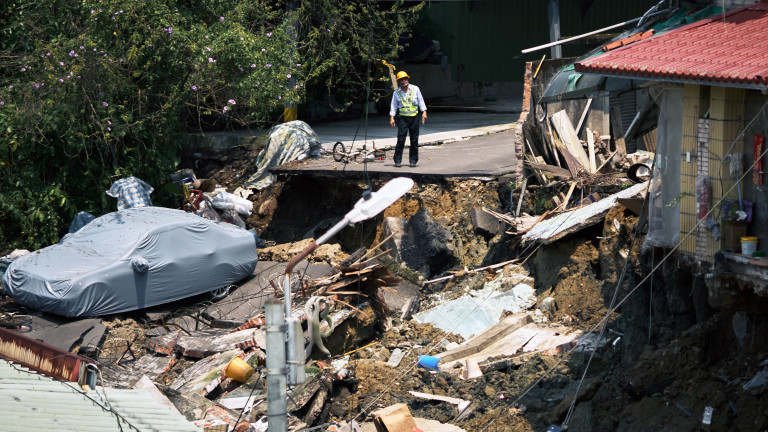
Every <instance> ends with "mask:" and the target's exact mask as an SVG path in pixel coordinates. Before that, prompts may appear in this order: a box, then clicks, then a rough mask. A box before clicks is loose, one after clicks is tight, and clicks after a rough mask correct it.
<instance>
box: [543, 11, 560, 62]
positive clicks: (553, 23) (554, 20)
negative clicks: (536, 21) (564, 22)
mask: <svg viewBox="0 0 768 432" xmlns="http://www.w3.org/2000/svg"><path fill="white" fill-rule="evenodd" d="M547 9H548V12H549V40H550V41H552V42H557V40H558V39H560V4H559V2H558V0H549V3H548V4H547ZM550 55H551V56H552V58H555V59H559V58H563V48H562V47H561V46H560V45H559V44H558V45H552V50H551V52H550Z"/></svg>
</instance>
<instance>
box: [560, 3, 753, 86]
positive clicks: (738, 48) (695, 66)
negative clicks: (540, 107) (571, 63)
mask: <svg viewBox="0 0 768 432" xmlns="http://www.w3.org/2000/svg"><path fill="white" fill-rule="evenodd" d="M575 67H576V70H577V71H579V72H590V73H599V74H604V75H614V76H623V77H632V78H645V79H658V80H673V81H687V82H701V83H719V84H720V85H733V86H739V87H746V88H760V89H762V88H765V87H766V86H767V85H768V4H754V5H751V6H748V7H745V8H741V9H737V10H734V11H730V12H726V13H725V14H724V15H717V16H715V17H712V18H709V19H705V20H701V21H698V22H695V23H692V24H689V25H686V26H684V27H680V28H678V29H674V30H671V31H669V32H666V33H662V34H659V35H656V36H653V37H651V38H649V39H645V40H642V41H639V42H636V43H633V44H631V45H627V46H625V47H622V48H619V49H616V50H614V51H610V52H607V53H605V54H601V55H598V56H595V57H592V58H589V59H585V60H582V61H580V62H577V63H576V65H575Z"/></svg>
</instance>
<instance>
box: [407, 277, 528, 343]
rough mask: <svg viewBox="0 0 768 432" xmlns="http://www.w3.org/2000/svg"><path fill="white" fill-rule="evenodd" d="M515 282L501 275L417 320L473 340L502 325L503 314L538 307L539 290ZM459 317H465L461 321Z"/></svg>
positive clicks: (424, 313) (425, 313) (419, 316)
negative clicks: (536, 295) (537, 296)
mask: <svg viewBox="0 0 768 432" xmlns="http://www.w3.org/2000/svg"><path fill="white" fill-rule="evenodd" d="M515 280H516V278H512V277H505V276H503V275H502V276H499V277H497V278H496V279H494V280H493V281H491V282H488V283H486V284H485V285H484V286H483V288H482V289H481V290H477V291H471V292H470V293H469V295H466V296H463V297H460V298H458V299H456V300H452V301H449V302H446V303H442V304H440V305H438V306H436V307H434V308H432V309H429V310H426V311H422V312H419V313H417V314H415V315H414V319H415V320H417V321H418V322H421V323H427V322H428V323H431V324H432V325H434V326H435V327H437V328H439V329H441V330H445V331H448V332H451V333H457V334H460V335H461V336H463V337H464V338H471V337H472V336H474V335H476V334H478V333H480V332H482V331H483V330H485V329H487V328H488V327H491V326H493V325H495V324H498V323H499V318H500V317H501V315H502V313H503V312H505V311H507V312H512V313H517V312H522V311H524V310H527V309H529V308H531V307H533V305H535V304H536V297H535V290H534V289H533V288H532V287H530V286H529V285H526V284H523V283H518V284H517V285H514V286H510V285H511V284H512V283H513V282H514V281H515ZM456 317H463V318H462V320H460V321H458V320H457V319H456Z"/></svg>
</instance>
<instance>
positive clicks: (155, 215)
mask: <svg viewBox="0 0 768 432" xmlns="http://www.w3.org/2000/svg"><path fill="white" fill-rule="evenodd" d="M255 240H256V239H255V237H254V235H253V234H251V232H249V231H246V230H244V229H242V228H239V227H237V226H234V225H231V224H226V223H220V222H213V221H210V220H208V219H203V218H201V217H199V216H196V215H194V214H191V213H187V212H184V211H181V210H173V209H168V208H162V207H135V208H129V209H125V210H121V211H117V212H114V213H109V214H106V215H104V216H101V217H99V218H96V219H95V220H93V221H92V222H91V223H89V224H88V225H86V226H85V227H83V228H82V229H80V230H79V231H77V232H76V233H74V234H71V235H70V236H68V237H66V238H65V239H63V240H62V241H61V242H60V243H58V244H55V245H53V246H49V247H47V248H44V249H41V250H38V251H35V252H32V253H30V254H28V255H25V256H23V257H21V258H19V259H16V260H15V261H13V262H12V263H11V265H10V266H9V267H8V270H7V271H6V272H5V274H4V275H3V279H2V283H3V286H4V288H5V290H6V292H7V293H8V295H10V296H11V297H12V298H13V299H14V300H16V301H17V302H18V303H20V304H22V305H24V306H27V307H29V308H32V309H36V310H40V311H45V312H51V313H54V314H57V315H63V316H68V317H77V316H96V315H104V314H113V313H118V312H126V311H130V310H135V309H141V308H145V307H148V306H154V305H158V304H162V303H168V302H171V301H174V300H179V299H182V298H185V297H190V296H193V295H196V294H202V293H205V292H209V291H212V290H214V289H218V288H221V287H226V286H229V285H231V284H232V283H234V282H236V281H238V280H240V279H243V278H245V277H246V276H248V275H250V274H252V273H253V271H254V269H255V268H256V261H257V251H256V241H255Z"/></svg>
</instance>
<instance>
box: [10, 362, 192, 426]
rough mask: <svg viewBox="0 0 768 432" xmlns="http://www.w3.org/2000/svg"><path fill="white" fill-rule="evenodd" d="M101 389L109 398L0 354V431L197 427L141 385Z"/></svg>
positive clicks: (99, 392) (100, 392) (100, 391)
mask: <svg viewBox="0 0 768 432" xmlns="http://www.w3.org/2000/svg"><path fill="white" fill-rule="evenodd" d="M106 394H107V398H108V400H109V403H107V402H106V401H105V400H104V395H103V393H102V390H101V389H99V391H95V390H90V391H87V392H85V391H81V390H80V389H79V387H78V386H77V385H74V384H72V383H65V382H61V381H55V380H53V379H50V378H47V377H44V376H42V375H40V374H37V373H35V372H31V371H29V370H28V369H25V368H22V367H20V366H17V365H14V364H11V363H10V362H8V361H7V360H4V359H0V430H2V431H3V432H16V431H19V432H27V431H30V430H45V431H56V432H63V431H72V432H89V431H94V432H109V431H164V432H165V431H169V432H170V431H189V432H199V431H200V429H198V428H196V427H195V426H194V425H192V423H190V422H189V421H187V419H186V418H184V417H183V416H181V415H179V414H177V413H173V412H170V411H168V409H166V408H163V407H162V406H160V404H158V403H157V402H155V400H154V399H153V398H152V396H151V395H150V394H149V393H148V392H147V391H145V390H131V389H106ZM110 404H111V407H112V408H110ZM112 410H114V412H113V411H112ZM115 413H118V414H119V417H118V416H117V415H115ZM118 422H119V423H118Z"/></svg>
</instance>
